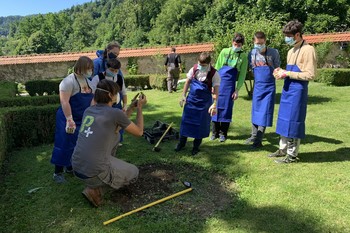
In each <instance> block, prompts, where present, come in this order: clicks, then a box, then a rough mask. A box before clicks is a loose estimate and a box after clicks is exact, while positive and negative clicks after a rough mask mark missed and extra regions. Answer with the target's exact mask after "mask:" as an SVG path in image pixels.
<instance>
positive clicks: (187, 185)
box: [103, 181, 193, 225]
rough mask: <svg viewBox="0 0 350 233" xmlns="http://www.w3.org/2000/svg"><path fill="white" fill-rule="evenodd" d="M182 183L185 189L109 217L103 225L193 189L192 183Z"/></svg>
mask: <svg viewBox="0 0 350 233" xmlns="http://www.w3.org/2000/svg"><path fill="white" fill-rule="evenodd" d="M183 185H184V186H185V187H186V188H187V189H185V190H182V191H180V192H177V193H175V194H173V195H170V196H168V197H165V198H162V199H160V200H158V201H155V202H152V203H149V204H147V205H145V206H142V207H140V208H138V209H135V210H132V211H129V212H127V213H125V214H122V215H119V216H118V217H115V218H112V219H110V220H108V221H105V222H103V225H107V224H110V223H112V222H115V221H117V220H119V219H121V218H124V217H125V216H128V215H131V214H133V213H136V212H139V211H141V210H144V209H147V208H149V207H151V206H154V205H157V204H159V203H162V202H165V201H167V200H169V199H172V198H174V197H177V196H180V195H183V194H185V193H188V192H191V191H192V190H193V188H192V184H191V183H190V182H188V181H184V182H183Z"/></svg>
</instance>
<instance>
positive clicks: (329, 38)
mask: <svg viewBox="0 0 350 233" xmlns="http://www.w3.org/2000/svg"><path fill="white" fill-rule="evenodd" d="M303 38H304V39H305V40H306V41H307V42H308V43H311V44H312V43H320V42H345V41H350V32H341V33H321V34H312V35H304V36H303ZM175 47H176V52H177V53H179V54H187V53H200V52H212V51H214V44H213V43H203V44H188V45H175ZM170 48H171V46H167V47H152V48H122V50H121V51H120V54H119V57H120V58H127V57H145V56H154V55H157V54H161V55H165V54H168V53H169V52H170ZM80 56H88V57H90V58H91V59H94V58H96V53H95V51H94V52H75V53H50V54H48V53H47V54H38V55H24V56H23V55H22V56H2V57H1V56H0V65H14V64H28V63H47V62H65V61H76V60H78V58H79V57H80Z"/></svg>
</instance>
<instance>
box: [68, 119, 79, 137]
mask: <svg viewBox="0 0 350 233" xmlns="http://www.w3.org/2000/svg"><path fill="white" fill-rule="evenodd" d="M76 128H77V127H76V125H75V122H74V120H73V117H72V116H69V117H67V121H66V133H68V134H74V132H75V129H76Z"/></svg>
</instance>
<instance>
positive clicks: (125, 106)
mask: <svg viewBox="0 0 350 233" xmlns="http://www.w3.org/2000/svg"><path fill="white" fill-rule="evenodd" d="M127 109H128V105H127V104H124V106H123V112H126V110H127Z"/></svg>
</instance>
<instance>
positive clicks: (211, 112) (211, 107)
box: [208, 104, 216, 116]
mask: <svg viewBox="0 0 350 233" xmlns="http://www.w3.org/2000/svg"><path fill="white" fill-rule="evenodd" d="M208 113H209V114H210V116H214V115H216V104H212V105H211V106H210V108H209V110H208Z"/></svg>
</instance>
